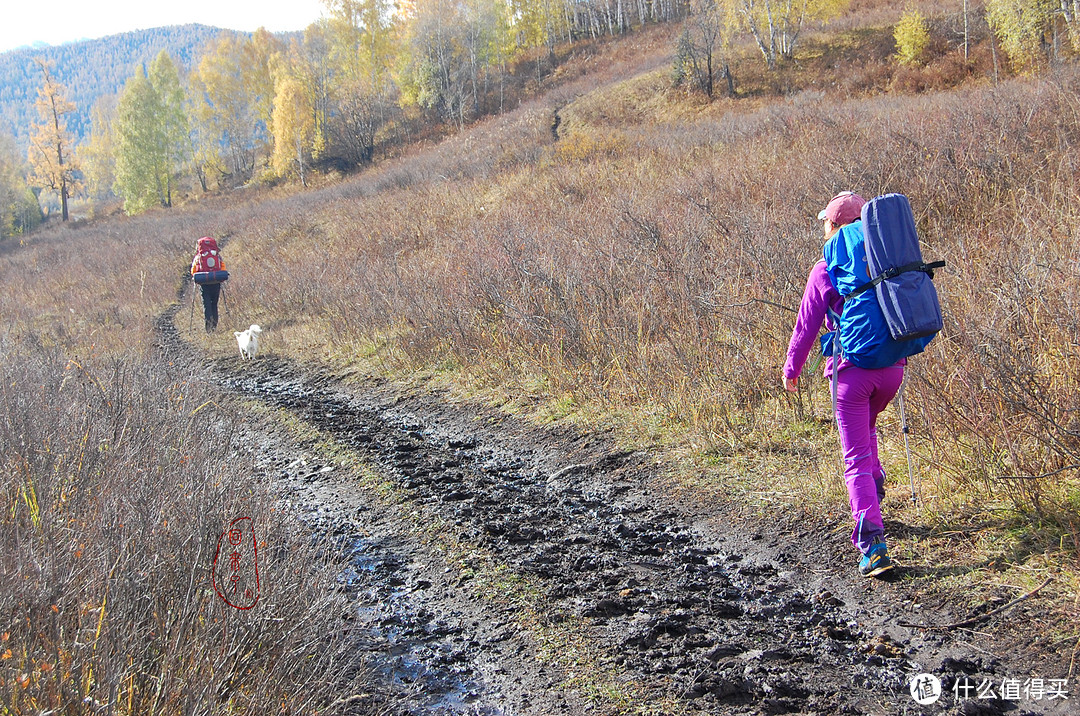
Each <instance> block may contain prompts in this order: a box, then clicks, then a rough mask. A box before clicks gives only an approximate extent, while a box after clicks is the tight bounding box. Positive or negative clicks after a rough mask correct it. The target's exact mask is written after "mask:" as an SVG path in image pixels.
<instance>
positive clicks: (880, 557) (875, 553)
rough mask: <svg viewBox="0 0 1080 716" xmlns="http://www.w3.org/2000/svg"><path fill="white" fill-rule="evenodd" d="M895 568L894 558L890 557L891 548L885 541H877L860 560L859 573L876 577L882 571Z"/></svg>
mask: <svg viewBox="0 0 1080 716" xmlns="http://www.w3.org/2000/svg"><path fill="white" fill-rule="evenodd" d="M892 568H893V563H892V560H891V559H889V548H888V547H886V546H885V543H884V542H875V543H874V544H873V546H871V547H870V551H869V552H867V553H866V554H864V555H863V556H862V559H860V560H859V574H861V575H862V576H864V577H876V576H877V575H879V574H881V573H882V572H887V571H889V570H890V569H892Z"/></svg>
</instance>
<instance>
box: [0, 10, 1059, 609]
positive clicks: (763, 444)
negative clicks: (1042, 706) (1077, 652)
mask: <svg viewBox="0 0 1080 716" xmlns="http://www.w3.org/2000/svg"><path fill="white" fill-rule="evenodd" d="M867 16H868V17H873V15H872V13H868V15H867ZM887 39H888V33H887V31H884V30H881V29H880V28H879V29H874V28H869V29H867V28H863V27H861V26H860V25H859V24H858V23H855V22H852V23H851V24H850V25H849V26H846V27H844V28H843V29H842V34H841V35H840V36H838V37H836V36H830V35H824V34H820V35H811V36H809V37H808V38H807V44H806V45H805V49H804V53H805V54H804V55H802V56H801V58H802V62H801V64H800V65H799V66H796V67H792V68H787V69H786V70H785V71H784V72H783V73H782V74H781V75H780V76H779V77H772V76H766V75H765V74H763V73H761V72H760V70H758V69H756V68H757V65H756V61H755V59H754V58H753V56H752V52H751V50H750V49H747V50H745V52H746V57H745V59H744V60H743V61H741V62H739V63H738V64H737V65H736V73H737V77H738V78H739V81H740V87H741V90H742V92H743V96H741V97H740V98H739V99H737V100H728V99H722V100H717V101H715V102H713V103H704V102H702V101H700V100H699V99H695V98H687V97H685V96H683V95H680V94H675V93H672V92H671V91H670V90H669V89H668V87H667V79H666V78H667V73H668V67H669V65H670V48H671V47H672V45H673V31H672V29H670V28H669V29H664V28H661V29H658V30H653V31H650V32H645V33H642V34H639V35H636V36H634V37H632V38H630V39H629V40H626V41H623V42H620V43H610V44H607V45H604V46H602V47H600V48H598V49H596V50H595V51H593V52H590V53H588V54H583V55H582V56H581V57H579V58H577V59H571V60H569V61H567V62H566V63H565V64H564V65H563V69H562V70H561V75H560V77H558V78H557V79H556V80H555V81H553V86H552V89H551V90H550V91H549V93H548V94H547V95H546V96H544V97H543V98H541V99H539V100H536V101H533V102H530V103H527V104H524V105H522V106H521V107H519V108H518V109H516V110H514V111H512V112H509V113H507V114H506V115H504V116H501V117H498V118H494V119H491V120H487V121H485V122H482V123H480V124H478V125H476V126H474V127H472V128H471V129H469V130H468V131H466V132H464V133H463V134H461V135H460V136H458V137H454V138H452V139H449V140H447V141H445V142H443V143H442V144H440V145H438V146H436V147H433V148H430V149H427V150H424V151H417V152H416V153H414V154H411V155H409V156H406V157H403V158H401V159H399V160H395V161H394V162H391V163H388V164H386V165H384V166H382V167H380V168H378V169H376V170H373V171H371V172H368V173H366V174H364V175H362V176H359V177H356V178H354V179H352V180H350V181H348V182H345V183H342V184H340V185H334V186H326V187H323V188H321V189H318V190H314V191H311V192H306V193H295V192H294V191H293V190H287V189H285V190H278V191H277V192H276V193H273V194H240V193H238V194H236V195H234V196H231V197H227V198H219V199H211V200H207V201H205V202H203V203H202V204H200V205H199V206H192V207H188V208H185V209H181V210H174V211H172V212H155V213H151V214H148V215H146V216H144V217H141V218H138V219H121V220H115V221H109V222H100V223H95V224H91V225H88V226H84V227H83V228H80V229H77V230H72V229H68V230H61V231H58V232H55V233H52V234H48V233H46V234H41V235H39V236H36V237H33V238H32V239H31V240H30V241H29V244H30V245H29V246H28V247H21V248H18V247H14V246H10V245H9V246H4V247H0V271H2V272H3V276H4V281H3V286H4V290H3V292H2V294H0V301H2V304H0V305H2V306H3V310H4V315H5V317H7V316H11V317H12V324H13V326H14V331H15V333H16V335H19V336H22V337H25V336H27V335H33V336H35V337H36V338H38V339H39V340H40V341H41V342H43V343H45V344H47V345H50V344H56V345H58V346H60V347H62V348H64V349H66V350H77V351H81V352H85V351H87V350H88V344H89V343H93V344H94V346H95V348H94V350H95V351H98V352H104V353H107V354H110V355H115V354H129V353H130V352H131V344H132V343H136V344H141V343H143V341H145V339H146V337H147V336H149V335H150V331H149V327H150V324H149V318H150V317H152V316H153V315H155V314H156V313H157V312H158V311H160V310H161V309H162V308H163V307H164V306H166V305H167V304H168V303H170V302H171V301H172V300H173V299H174V296H175V291H176V287H177V285H178V283H177V275H178V273H179V272H181V271H182V270H183V266H184V264H185V263H186V260H187V258H186V253H187V250H188V248H187V244H190V243H193V240H194V238H197V237H198V236H200V235H204V234H214V235H218V236H221V237H224V238H226V240H227V244H226V256H227V260H228V261H229V262H230V268H231V269H233V271H234V280H233V281H231V282H230V284H229V286H228V293H227V300H228V305H229V314H228V316H227V317H226V320H225V321H224V323H223V327H227V328H228V329H229V330H233V329H234V328H235V329H239V328H243V327H245V326H246V325H247V324H248V323H252V322H257V323H260V324H261V325H262V326H263V327H264V328H265V329H267V332H266V333H264V335H263V338H264V345H265V346H266V348H267V349H268V350H270V351H272V352H276V353H281V354H286V355H290V356H293V357H295V358H298V359H300V360H302V361H312V362H315V361H318V362H330V363H333V364H336V365H339V366H342V367H348V368H350V369H359V370H361V371H365V372H367V371H379V372H385V373H390V374H393V375H395V376H398V377H399V378H403V379H404V378H407V377H416V376H419V377H421V378H423V379H426V380H435V381H438V382H440V383H446V384H450V385H453V386H455V387H456V388H457V389H458V390H459V391H460V393H461V394H462V395H469V396H476V395H482V396H487V397H488V398H489V399H491V400H493V401H496V402H498V403H501V404H504V405H505V406H506V407H507V409H511V410H519V411H522V412H526V413H528V414H530V415H532V416H534V417H535V418H536V419H548V420H553V419H570V420H580V421H583V422H586V423H609V424H614V425H617V426H619V430H620V431H621V434H622V435H623V439H624V440H625V441H627V442H628V443H634V444H646V445H651V446H654V447H657V448H660V449H663V450H664V454H665V455H666V456H667V457H666V459H667V461H668V463H669V464H670V465H671V466H672V470H673V474H674V475H676V477H677V479H678V480H679V481H680V482H681V483H682V484H684V485H686V486H687V487H690V488H691V489H693V490H695V491H697V492H698V493H699V494H701V495H703V496H704V499H723V500H728V499H731V498H732V495H738V496H739V497H738V499H740V500H747V501H750V502H752V503H754V504H757V505H759V506H761V508H762V509H769V508H773V507H776V506H783V507H784V508H787V509H809V511H811V512H813V513H816V514H821V515H826V516H828V517H829V518H831V519H834V520H835V523H836V525H837V539H838V540H842V539H844V536H843V533H844V532H845V531H846V529H847V519H848V517H847V516H846V505H845V498H844V494H843V489H842V484H841V482H840V480H839V476H838V471H839V470H838V465H837V461H836V457H835V455H836V446H835V434H834V433H833V431H832V428H831V427H830V424H829V415H828V405H827V393H826V391H825V387H824V385H823V384H822V383H821V382H820V381H815V380H813V379H812V378H811V376H810V375H809V374H808V375H807V376H806V379H804V381H803V383H804V392H803V393H801V394H799V395H798V396H796V397H795V398H788V397H787V396H785V395H782V394H781V391H780V390H779V389H778V387H777V386H778V378H777V376H778V373H779V368H780V364H781V362H782V357H783V351H784V348H785V346H786V341H787V337H788V334H789V331H790V324H791V314H790V313H789V312H788V311H786V310H784V308H783V307H785V306H786V307H791V306H794V305H796V304H797V303H798V300H799V296H800V294H801V289H802V281H803V278H804V276H805V273H806V270H807V268H808V267H809V265H810V263H811V262H812V261H813V257H814V256H815V255H816V254H817V252H818V251H819V250H820V237H819V235H818V230H819V229H818V227H817V226H816V225H815V223H814V222H813V221H812V220H811V219H810V217H812V216H813V214H814V213H816V211H817V209H818V208H820V206H821V204H822V202H823V201H825V200H827V198H828V197H829V196H831V194H832V193H834V192H835V191H836V190H837V189H840V188H847V187H853V188H856V189H858V190H860V191H861V192H862V193H864V194H867V195H869V194H874V193H878V192H882V191H886V190H891V191H902V192H904V193H907V194H908V195H909V196H911V197H912V199H913V200H914V201H915V204H916V206H917V207H918V210H919V221H920V229H921V230H922V234H923V237H924V239H923V240H924V249H925V251H926V253H927V255H928V256H933V257H939V256H940V257H943V258H945V259H946V260H947V261H949V266H950V268H949V269H948V270H947V271H946V272H944V275H943V276H942V277H941V278H940V279H939V281H938V282H937V283H938V286H939V290H940V291H941V294H942V299H943V302H944V304H945V308H946V311H947V314H948V316H949V326H948V327H947V330H946V331H945V332H944V333H943V335H942V336H941V337H940V338H939V339H938V340H937V341H936V342H935V344H934V346H933V348H932V349H931V351H929V353H928V354H927V355H926V356H924V357H920V358H919V359H917V361H915V362H914V363H913V366H912V370H911V374H912V383H911V386H910V391H911V393H910V398H909V400H910V404H911V405H912V407H913V412H914V413H915V416H914V419H915V424H916V430H917V432H916V438H915V450H916V469H917V471H918V474H919V476H920V483H921V486H920V489H921V496H922V498H923V504H922V506H921V507H920V508H919V509H918V510H914V509H912V508H911V507H909V506H907V503H906V487H905V486H904V485H903V482H904V480H903V476H905V475H906V466H905V462H904V459H903V453H902V444H901V443H900V442H899V440H898V429H897V425H896V422H895V418H894V417H893V416H892V414H891V412H890V413H889V414H888V415H887V417H886V420H885V425H883V434H884V435H885V436H886V442H885V445H884V453H885V461H886V466H887V468H888V470H889V473H890V475H892V476H893V484H892V485H891V487H890V490H889V492H890V495H889V510H890V512H889V515H888V516H889V518H890V519H891V520H895V521H896V523H895V527H893V528H892V529H894V531H895V532H896V536H897V537H898V540H897V541H896V549H897V552H898V554H899V556H900V557H901V558H902V559H903V560H904V561H905V562H908V563H915V564H920V563H922V564H941V563H946V564H949V565H954V566H955V567H956V570H955V572H956V576H955V577H952V578H950V579H948V580H944V581H943V582H940V583H936V584H928V585H926V588H927V589H939V588H944V589H948V590H951V589H953V588H954V587H958V586H964V587H978V589H970V590H969V591H968V592H966V594H967V595H968V596H967V597H966V598H970V599H972V600H978V599H979V598H980V596H979V592H980V589H984V588H986V587H987V586H988V585H989V586H993V585H997V584H1012V585H1016V586H1017V587H1019V588H1022V587H1024V586H1025V585H1034V584H1035V583H1038V582H1039V581H1041V579H1042V577H1043V576H1044V575H1046V574H1047V573H1055V574H1057V575H1058V582H1057V583H1056V584H1055V585H1054V586H1053V588H1052V589H1053V591H1052V594H1053V595H1054V596H1055V597H1056V599H1055V601H1054V602H1053V603H1054V604H1057V605H1060V606H1059V607H1056V608H1055V610H1054V614H1053V615H1052V616H1053V618H1054V619H1055V620H1058V619H1063V618H1064V619H1067V618H1068V617H1070V616H1072V617H1073V618H1075V611H1074V610H1075V604H1074V603H1073V600H1072V596H1074V595H1075V593H1076V591H1077V580H1076V576H1075V574H1076V570H1077V529H1078V525H1080V517H1078V514H1080V483H1078V482H1077V480H1076V477H1075V474H1074V473H1071V472H1064V473H1061V474H1060V475H1059V476H1056V477H1054V478H1053V479H1044V480H1008V479H1000V476H1002V475H1010V474H1040V473H1042V472H1048V471H1049V470H1051V469H1054V468H1057V467H1060V466H1063V465H1066V464H1069V463H1072V462H1078V460H1076V457H1077V455H1078V446H1077V441H1076V433H1077V427H1076V420H1077V418H1076V417H1075V416H1076V415H1078V414H1080V412H1078V405H1077V400H1078V398H1077V396H1078V395H1080V391H1078V390H1077V388H1078V387H1080V386H1077V382H1078V379H1080V371H1078V370H1077V368H1076V365H1075V360H1076V357H1075V344H1076V340H1077V339H1076V336H1077V335H1078V326H1077V323H1076V318H1075V317H1076V316H1077V315H1080V311H1078V310H1077V309H1078V308H1080V307H1077V306H1076V305H1075V302H1076V300H1077V299H1076V297H1077V296H1080V291H1078V290H1077V289H1078V288H1080V286H1078V285H1077V284H1080V277H1078V275H1077V271H1076V269H1075V261H1076V257H1077V256H1078V255H1080V245H1078V243H1077V242H1078V241H1080V238H1078V237H1080V210H1078V209H1077V202H1076V197H1077V178H1076V176H1077V174H1076V168H1077V167H1076V164H1077V161H1080V158H1078V157H1077V154H1076V151H1075V150H1074V149H1073V147H1075V146H1077V140H1078V139H1080V114H1078V111H1077V110H1078V109H1080V106H1078V104H1077V102H1076V100H1075V97H1076V89H1077V87H1078V86H1080V80H1078V78H1077V76H1076V74H1075V73H1074V72H1073V71H1072V70H1063V71H1061V72H1060V73H1059V74H1057V75H1054V76H1050V77H1046V78H1043V79H1037V80H1032V79H1014V80H1009V81H1006V82H1004V83H1002V84H1001V85H999V86H993V85H991V84H990V83H988V82H986V81H985V80H982V81H980V80H978V79H975V80H972V81H970V82H969V83H967V84H966V85H964V86H963V87H961V88H960V89H956V90H953V91H943V92H937V93H928V94H925V95H910V94H891V95H882V94H880V90H882V89H884V88H886V87H888V86H890V84H893V83H897V82H900V83H901V84H902V86H909V85H912V84H914V85H918V86H931V87H932V86H937V85H944V84H948V83H949V82H951V81H953V80H955V79H957V76H956V75H954V74H950V73H954V72H955V53H954V54H953V55H942V56H941V57H940V58H939V59H938V60H935V63H933V64H932V65H931V67H930V68H928V69H927V70H924V71H921V72H917V73H908V74H902V73H895V72H893V70H892V69H890V68H889V67H888V65H887V63H886V62H885V58H886V56H887V53H888V50H887V49H884V48H885V47H886V46H887V44H888V43H887ZM973 58H974V63H975V64H974V66H973V68H972V69H970V70H969V69H968V68H963V71H962V72H961V73H960V75H959V77H963V76H964V74H966V73H967V72H969V71H970V72H972V73H973V74H975V75H980V74H981V75H983V76H985V75H986V74H987V72H988V70H987V67H988V65H987V62H988V60H987V57H986V52H985V50H983V49H980V48H975V50H974V51H973ZM777 90H781V91H784V90H789V91H790V94H786V95H784V96H781V97H777V96H776V95H775V93H776V91H777ZM556 112H558V116H559V118H560V121H559V126H558V139H556V136H555V133H554V132H553V129H552V127H553V124H554V122H555V113H556ZM103 245H107V246H109V247H111V248H110V249H109V250H108V251H105V252H101V251H99V249H98V247H100V246H103ZM121 245H122V246H126V247H128V248H126V249H124V252H123V253H124V254H126V255H127V256H130V258H126V259H125V258H118V252H116V247H117V246H121ZM132 265H134V266H137V268H131V266H132ZM35 272H36V273H35ZM136 273H137V274H138V278H137V279H136ZM43 275H45V276H48V277H49V281H50V284H49V285H48V286H47V287H45V286H43V285H42V282H41V277H42V276H43ZM186 311H187V307H185V308H184V311H183V312H182V313H181V315H180V323H181V325H182V326H183V324H185V323H186V320H185V319H186V316H185V315H184V313H186ZM196 324H197V321H196ZM133 337H138V338H137V339H136V340H133ZM187 337H189V338H190V339H191V340H193V341H195V342H196V343H198V344H199V345H201V346H202V347H203V348H204V349H205V350H207V351H208V352H209V353H211V354H229V353H231V352H232V351H233V350H235V345H234V344H233V342H232V340H231V336H230V335H229V334H228V333H227V332H226V333H225V334H224V335H222V334H218V335H216V336H214V337H212V338H209V337H205V336H203V335H201V334H199V333H198V332H197V331H189V332H187ZM891 524H892V523H891ZM967 568H971V571H968V569H967ZM955 594H959V592H955ZM959 598H965V597H959ZM1070 610H1072V613H1071V614H1070ZM1059 623H1063V622H1059Z"/></svg>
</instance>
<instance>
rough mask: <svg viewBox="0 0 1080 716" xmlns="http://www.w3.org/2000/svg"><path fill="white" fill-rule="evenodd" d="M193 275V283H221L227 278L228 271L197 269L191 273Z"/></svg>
mask: <svg viewBox="0 0 1080 716" xmlns="http://www.w3.org/2000/svg"><path fill="white" fill-rule="evenodd" d="M192 275H193V276H194V277H195V283H197V284H200V285H204V284H208V283H221V282H222V281H228V280H229V272H228V271H199V272H198V273H195V274H192Z"/></svg>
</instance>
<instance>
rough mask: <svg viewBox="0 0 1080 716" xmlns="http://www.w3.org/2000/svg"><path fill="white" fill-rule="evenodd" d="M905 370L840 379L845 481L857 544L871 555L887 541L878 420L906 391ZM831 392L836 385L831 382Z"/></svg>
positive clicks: (848, 371)
mask: <svg viewBox="0 0 1080 716" xmlns="http://www.w3.org/2000/svg"><path fill="white" fill-rule="evenodd" d="M903 379H904V367H903V366H902V365H894V366H890V367H889V368H881V369H880V370H865V369H863V368H859V367H856V366H853V365H849V366H847V367H846V368H844V369H843V370H841V371H840V373H839V374H838V375H837V386H836V393H837V395H836V421H837V424H838V425H839V428H840V445H841V448H842V449H843V451H844V481H845V482H846V483H847V490H848V499H849V500H850V502H851V516H852V518H853V519H854V520H855V530H854V531H853V532H852V533H851V542H852V544H854V545H855V546H856V547H857V548H858V549H859V551H860V552H862V553H863V554H866V553H867V552H868V551H869V550H870V545H871V544H872V543H873V541H874V539H875V538H880V539H884V536H885V525H884V523H883V522H882V519H881V501H880V497H879V495H883V494H884V484H885V471H884V470H883V469H882V467H881V461H880V460H878V439H877V418H878V415H879V414H881V411H882V410H884V409H885V406H886V405H888V404H889V401H890V400H892V399H893V397H894V396H895V395H896V393H897V391H898V390H900V383H901V382H902V381H903ZM829 385H830V390H831V389H832V383H831V381H830V384H829Z"/></svg>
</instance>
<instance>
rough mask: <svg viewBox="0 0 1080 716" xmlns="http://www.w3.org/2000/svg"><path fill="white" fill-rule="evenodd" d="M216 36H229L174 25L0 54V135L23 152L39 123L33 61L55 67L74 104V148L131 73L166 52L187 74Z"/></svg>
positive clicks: (36, 71)
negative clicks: (102, 102)
mask: <svg viewBox="0 0 1080 716" xmlns="http://www.w3.org/2000/svg"><path fill="white" fill-rule="evenodd" d="M221 32H232V31H231V30H222V29H220V28H216V27H207V26H206V25H194V24H192V25H173V26H168V27H156V28H152V29H149V30H137V31H134V32H125V33H121V34H118V35H109V36H108V37H102V38H99V39H96V40H83V41H79V42H71V43H67V44H63V45H56V46H50V47H44V48H24V49H18V50H11V51H9V52H5V53H3V54H0V132H3V133H8V134H11V135H13V136H14V137H15V138H16V141H17V143H18V144H19V146H20V148H21V150H22V151H23V152H25V148H26V141H27V137H28V132H29V126H30V124H31V123H32V122H34V121H37V119H38V117H37V113H36V110H35V109H34V101H35V100H36V99H37V91H38V88H39V87H40V86H41V81H42V80H41V72H40V70H39V69H38V68H37V66H36V65H35V64H34V59H35V58H38V57H41V58H44V59H45V60H48V61H51V62H53V63H54V69H53V73H54V76H55V78H56V79H57V80H58V81H59V82H60V83H61V84H63V85H64V86H65V87H66V88H67V97H68V99H69V100H71V101H73V102H74V103H75V106H76V111H75V112H74V113H73V114H71V115H70V116H69V117H68V120H67V122H68V130H69V131H70V132H71V133H72V135H73V136H74V137H75V139H76V143H78V142H80V141H81V140H83V139H84V138H86V137H87V136H88V135H89V133H90V113H91V110H92V109H93V106H94V102H95V101H96V100H97V98H98V97H101V96H102V95H108V94H114V93H116V92H118V91H119V90H120V89H121V88H122V87H123V86H124V81H125V80H126V79H127V78H129V77H131V76H132V75H133V74H134V73H135V68H136V67H138V66H139V65H140V64H148V63H149V62H150V61H151V60H153V59H154V57H155V56H156V55H157V54H158V53H159V52H161V51H162V50H166V51H168V52H169V54H170V55H171V56H172V57H173V59H174V60H175V61H176V62H177V63H178V64H179V65H180V66H181V67H184V68H190V67H191V66H192V64H193V62H195V61H196V60H197V58H198V54H199V50H200V49H201V48H202V47H203V45H205V44H206V42H207V41H208V40H210V39H211V38H213V37H215V36H217V35H218V34H219V33H221Z"/></svg>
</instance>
